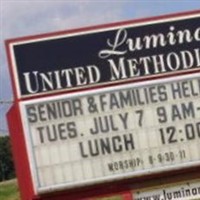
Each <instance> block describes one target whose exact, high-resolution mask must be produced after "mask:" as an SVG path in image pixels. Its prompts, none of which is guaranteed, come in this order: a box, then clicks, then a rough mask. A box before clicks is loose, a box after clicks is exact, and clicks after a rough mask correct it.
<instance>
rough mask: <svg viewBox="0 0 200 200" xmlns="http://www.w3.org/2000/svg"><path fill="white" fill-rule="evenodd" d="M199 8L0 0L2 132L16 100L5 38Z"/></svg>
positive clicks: (184, 1)
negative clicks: (14, 99)
mask: <svg viewBox="0 0 200 200" xmlns="http://www.w3.org/2000/svg"><path fill="white" fill-rule="evenodd" d="M198 9H199V10H200V1H199V0H107V1H106V0H71V1H70V0H56V1H55V0H0V135H1V134H7V132H8V131H7V130H8V127H7V121H6V113H7V112H8V110H9V108H10V107H11V105H12V103H2V102H7V101H9V102H10V101H11V102H12V100H13V91H12V87H11V82H10V75H9V72H8V62H7V58H6V52H5V45H4V41H5V40H6V39H11V38H16V37H22V36H29V35H37V34H42V33H49V32H57V31H62V30H70V29H74V28H81V27H88V26H93V25H100V24H107V23H112V22H122V21H126V20H131V19H138V18H146V17H151V16H159V15H165V14H170V13H178V12H184V11H192V10H198Z"/></svg>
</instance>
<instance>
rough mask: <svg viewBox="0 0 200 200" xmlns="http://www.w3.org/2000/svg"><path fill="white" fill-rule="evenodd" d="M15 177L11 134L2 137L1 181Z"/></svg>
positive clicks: (0, 143) (0, 150) (0, 142)
mask: <svg viewBox="0 0 200 200" xmlns="http://www.w3.org/2000/svg"><path fill="white" fill-rule="evenodd" d="M14 177H15V171H14V164H13V160H12V154H11V145H10V138H9V136H4V137H0V181H4V180H9V179H11V178H14Z"/></svg>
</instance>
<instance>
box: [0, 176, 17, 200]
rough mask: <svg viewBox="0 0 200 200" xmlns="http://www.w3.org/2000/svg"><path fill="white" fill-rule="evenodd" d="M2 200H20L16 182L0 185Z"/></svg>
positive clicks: (6, 182) (0, 198)
mask: <svg viewBox="0 0 200 200" xmlns="http://www.w3.org/2000/svg"><path fill="white" fill-rule="evenodd" d="M0 200H20V197H19V189H18V186H17V181H16V180H11V181H5V182H1V183H0Z"/></svg>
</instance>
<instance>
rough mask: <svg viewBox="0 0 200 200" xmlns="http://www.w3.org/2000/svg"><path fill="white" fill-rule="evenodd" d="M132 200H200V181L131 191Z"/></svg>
mask: <svg viewBox="0 0 200 200" xmlns="http://www.w3.org/2000/svg"><path fill="white" fill-rule="evenodd" d="M132 194H133V199H134V200H145V199H148V200H154V199H155V200H170V199H181V200H191V199H193V200H195V199H199V198H200V180H190V181H185V182H181V183H176V184H168V185H160V186H158V187H153V188H148V189H142V190H136V191H133V193H132Z"/></svg>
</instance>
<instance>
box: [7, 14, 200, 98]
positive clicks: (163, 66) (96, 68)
mask: <svg viewBox="0 0 200 200" xmlns="http://www.w3.org/2000/svg"><path fill="white" fill-rule="evenodd" d="M199 17H200V13H199V12H198V11H196V12H194V13H187V14H180V15H172V16H168V17H160V18H159V17H157V18H152V19H146V20H136V21H129V22H124V23H116V24H112V25H105V26H98V27H93V28H92V27H91V28H85V29H79V30H72V31H66V32H60V33H55V34H46V35H41V36H33V37H27V38H21V39H13V40H8V41H7V51H8V57H9V61H10V68H11V74H12V78H13V88H14V92H15V98H16V99H22V98H25V97H35V96H38V95H45V94H56V93H58V92H64V91H74V90H81V89H85V88H93V87H99V86H111V85H115V84H119V83H120V84H122V83H127V82H130V81H131V82H133V81H137V80H147V79H152V78H156V77H162V76H165V75H167V76H175V75H178V74H183V73H188V72H195V71H197V70H199V69H200V49H199V42H200V27H199V21H200V18H199Z"/></svg>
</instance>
